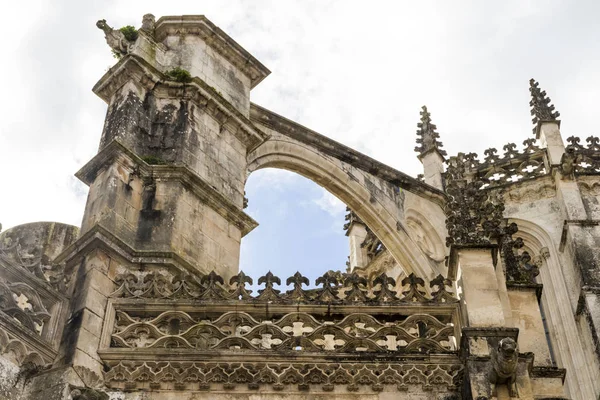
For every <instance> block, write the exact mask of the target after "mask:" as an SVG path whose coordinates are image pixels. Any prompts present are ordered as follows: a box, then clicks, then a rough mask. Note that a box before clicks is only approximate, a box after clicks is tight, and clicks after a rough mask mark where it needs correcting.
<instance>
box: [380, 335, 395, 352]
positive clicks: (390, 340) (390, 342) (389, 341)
mask: <svg viewBox="0 0 600 400" xmlns="http://www.w3.org/2000/svg"><path fill="white" fill-rule="evenodd" d="M385 338H386V339H385V340H383V339H382V340H378V341H377V342H376V343H377V344H378V345H379V346H383V347H385V348H387V349H388V350H390V351H397V350H398V341H397V340H396V336H394V335H387V336H386V337H385Z"/></svg>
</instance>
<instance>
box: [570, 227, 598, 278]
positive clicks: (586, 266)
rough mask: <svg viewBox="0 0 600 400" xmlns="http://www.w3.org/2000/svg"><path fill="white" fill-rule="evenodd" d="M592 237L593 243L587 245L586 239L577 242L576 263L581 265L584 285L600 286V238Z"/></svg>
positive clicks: (575, 248)
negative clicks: (599, 251)
mask: <svg viewBox="0 0 600 400" xmlns="http://www.w3.org/2000/svg"><path fill="white" fill-rule="evenodd" d="M582 239H583V238H582ZM586 239H587V238H586ZM591 239H592V241H593V244H592V245H586V244H585V242H586V240H582V241H578V242H575V246H574V250H575V263H576V265H578V266H579V269H580V271H581V277H582V280H583V284H584V285H586V286H591V287H600V268H599V262H598V258H599V257H600V254H599V253H598V249H600V238H599V237H593V238H591ZM582 243H583V244H582Z"/></svg>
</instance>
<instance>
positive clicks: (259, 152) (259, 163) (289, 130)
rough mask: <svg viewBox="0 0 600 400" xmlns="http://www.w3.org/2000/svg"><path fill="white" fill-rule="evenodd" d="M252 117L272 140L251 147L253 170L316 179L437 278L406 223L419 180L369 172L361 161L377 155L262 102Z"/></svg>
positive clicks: (400, 255)
mask: <svg viewBox="0 0 600 400" xmlns="http://www.w3.org/2000/svg"><path fill="white" fill-rule="evenodd" d="M251 119H252V121H253V122H254V123H255V125H257V127H258V128H259V129H261V130H262V131H263V132H265V133H266V134H268V135H269V139H267V140H266V141H265V142H263V143H262V144H261V145H259V146H258V147H257V148H255V149H254V150H253V151H251V152H249V154H248V157H247V163H248V164H247V168H248V173H252V172H253V171H256V170H258V169H261V168H269V167H271V168H279V169H285V170H289V171H292V172H296V173H298V174H300V175H302V176H304V177H306V178H308V179H310V180H312V181H314V182H315V183H317V184H318V185H320V186H322V187H323V188H324V189H326V190H328V191H329V192H330V193H332V194H333V195H335V196H336V197H338V198H339V199H340V200H342V201H343V202H344V203H346V204H347V205H348V206H349V207H350V208H351V209H352V210H353V211H354V212H355V213H356V214H357V215H358V216H359V217H360V218H361V219H362V220H363V221H364V222H365V223H366V224H367V225H368V226H369V228H370V229H371V230H372V231H373V232H374V233H375V235H376V236H377V237H378V238H379V239H380V240H381V241H382V242H383V244H384V245H385V246H386V248H387V249H388V250H389V251H390V252H391V254H392V256H393V257H394V259H395V260H396V261H397V262H398V263H399V264H400V265H401V266H402V268H403V269H404V270H405V272H406V273H407V274H410V273H411V272H414V273H415V274H416V275H417V276H422V277H424V278H426V279H432V278H433V277H435V276H436V275H438V274H439V273H441V272H442V271H440V267H439V265H437V264H436V263H435V262H433V261H432V260H431V259H430V258H429V257H427V256H426V255H425V254H424V253H423V251H422V250H421V249H420V247H419V246H418V245H417V243H415V241H414V240H413V239H412V238H411V237H410V236H409V234H408V232H407V230H406V228H405V226H406V225H405V215H404V201H405V198H406V196H407V195H409V196H411V195H413V193H411V192H407V189H406V188H407V187H408V188H409V189H412V190H414V191H415V192H417V193H416V194H418V195H423V190H422V189H421V188H420V187H419V186H418V182H417V181H415V180H414V179H412V178H408V177H406V178H408V179H410V181H411V182H410V184H407V183H405V182H400V181H399V182H397V183H396V182H394V183H392V182H390V181H389V180H386V179H382V178H381V177H380V176H376V175H374V174H372V173H370V172H369V171H366V170H365V168H364V166H363V164H361V162H363V163H364V161H367V162H369V163H375V161H374V160H371V159H368V158H367V157H365V156H362V155H360V156H357V154H358V153H356V152H353V151H352V150H350V149H348V148H346V147H345V146H343V145H341V144H339V143H337V142H334V141H333V140H331V139H327V138H325V137H323V136H321V135H319V134H317V133H315V132H312V131H310V130H308V129H306V128H304V127H301V126H300V125H297V124H295V123H293V122H291V121H288V120H286V119H285V118H283V117H280V116H278V115H276V114H274V113H271V112H270V111H267V110H265V109H262V108H260V107H258V106H255V105H253V108H252V109H251ZM358 157H362V158H363V160H361V159H358ZM388 169H390V170H391V168H389V167H388ZM372 170H373V171H374V170H375V169H374V168H372ZM394 172H396V174H398V175H403V174H401V173H399V172H397V171H394ZM402 178H404V176H402ZM398 183H400V184H398ZM411 184H412V186H411ZM419 189H421V190H419ZM425 194H426V195H428V196H429V198H424V199H422V201H426V202H433V203H435V202H436V201H437V202H438V203H439V202H440V198H438V197H437V196H436V193H426V192H425Z"/></svg>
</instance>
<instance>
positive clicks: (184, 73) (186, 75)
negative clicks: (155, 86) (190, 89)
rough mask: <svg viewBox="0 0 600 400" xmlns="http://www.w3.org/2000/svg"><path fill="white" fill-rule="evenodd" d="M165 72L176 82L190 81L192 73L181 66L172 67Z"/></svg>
mask: <svg viewBox="0 0 600 400" xmlns="http://www.w3.org/2000/svg"><path fill="white" fill-rule="evenodd" d="M166 74H167V76H168V77H169V78H171V79H173V80H174V81H177V82H182V83H188V82H191V81H192V75H191V74H190V72H189V71H188V70H185V69H183V68H179V67H176V68H173V69H172V70H170V71H167V73H166Z"/></svg>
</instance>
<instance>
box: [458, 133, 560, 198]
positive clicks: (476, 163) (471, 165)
mask: <svg viewBox="0 0 600 400" xmlns="http://www.w3.org/2000/svg"><path fill="white" fill-rule="evenodd" d="M535 142H536V141H535V139H532V138H530V139H527V140H525V141H523V149H522V150H521V151H519V150H517V148H516V147H517V146H516V145H515V144H514V143H508V144H506V145H504V147H503V150H504V153H503V155H502V156H500V155H499V154H498V150H497V149H495V148H493V147H491V148H489V149H487V150H485V152H484V155H485V158H484V159H483V161H480V160H479V159H478V157H479V156H478V155H477V154H476V153H468V154H465V155H463V162H464V165H465V168H466V171H467V173H468V174H471V175H472V176H473V178H474V179H477V180H480V181H481V182H482V188H483V189H487V188H495V187H499V186H504V185H510V184H512V183H516V182H521V181H525V180H529V179H535V178H538V177H540V176H545V175H547V174H548V173H549V171H548V169H547V168H546V165H545V162H544V155H545V152H544V150H543V149H540V148H539V147H538V146H537V145H536V144H535Z"/></svg>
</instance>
